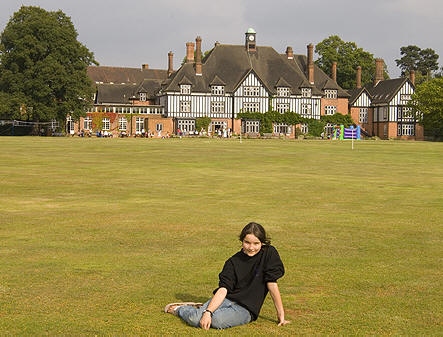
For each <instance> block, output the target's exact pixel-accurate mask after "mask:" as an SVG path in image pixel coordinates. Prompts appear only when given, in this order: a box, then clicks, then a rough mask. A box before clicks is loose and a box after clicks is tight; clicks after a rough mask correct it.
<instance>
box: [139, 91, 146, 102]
mask: <svg viewBox="0 0 443 337" xmlns="http://www.w3.org/2000/svg"><path fill="white" fill-rule="evenodd" d="M146 98H147V95H146V92H141V93H140V102H146Z"/></svg>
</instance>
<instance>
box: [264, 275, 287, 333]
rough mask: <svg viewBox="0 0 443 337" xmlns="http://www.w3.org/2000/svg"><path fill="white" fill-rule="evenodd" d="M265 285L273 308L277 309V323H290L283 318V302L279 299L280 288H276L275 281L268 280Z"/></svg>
mask: <svg viewBox="0 0 443 337" xmlns="http://www.w3.org/2000/svg"><path fill="white" fill-rule="evenodd" d="M266 286H267V287H268V290H269V292H270V293H271V297H272V301H274V306H275V310H277V318H278V325H279V326H280V325H285V324H288V323H290V321H287V320H285V310H284V309H283V303H282V301H281V296H280V290H279V289H278V285H277V282H268V283H266Z"/></svg>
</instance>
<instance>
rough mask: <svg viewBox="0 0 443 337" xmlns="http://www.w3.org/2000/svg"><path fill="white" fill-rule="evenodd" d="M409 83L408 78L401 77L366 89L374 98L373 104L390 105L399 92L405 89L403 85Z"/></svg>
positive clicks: (370, 85) (367, 86)
mask: <svg viewBox="0 0 443 337" xmlns="http://www.w3.org/2000/svg"><path fill="white" fill-rule="evenodd" d="M408 81H409V79H408V78H405V77H400V78H394V79H391V80H384V81H380V82H378V83H377V84H376V85H375V86H374V85H373V84H369V85H366V86H365V87H366V89H367V90H368V92H369V93H370V95H371V96H372V103H373V104H383V103H389V102H390V101H391V100H392V99H393V98H394V96H395V95H396V94H397V93H398V91H399V90H400V89H401V88H402V87H403V85H404V84H405V83H406V82H408ZM411 85H412V83H411Z"/></svg>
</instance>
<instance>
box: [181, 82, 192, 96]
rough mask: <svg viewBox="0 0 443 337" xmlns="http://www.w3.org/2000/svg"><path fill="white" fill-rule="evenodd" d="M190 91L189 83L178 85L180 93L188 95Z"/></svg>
mask: <svg viewBox="0 0 443 337" xmlns="http://www.w3.org/2000/svg"><path fill="white" fill-rule="evenodd" d="M190 93H191V86H190V85H189V84H182V85H180V94H183V95H189V94H190Z"/></svg>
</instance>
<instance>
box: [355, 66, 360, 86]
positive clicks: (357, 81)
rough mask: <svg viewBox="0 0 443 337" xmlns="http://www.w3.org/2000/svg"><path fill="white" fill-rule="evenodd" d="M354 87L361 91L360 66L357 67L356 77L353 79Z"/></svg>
mask: <svg viewBox="0 0 443 337" xmlns="http://www.w3.org/2000/svg"><path fill="white" fill-rule="evenodd" d="M355 87H356V88H357V89H361V66H358V67H357V76H356V78H355Z"/></svg>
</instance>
